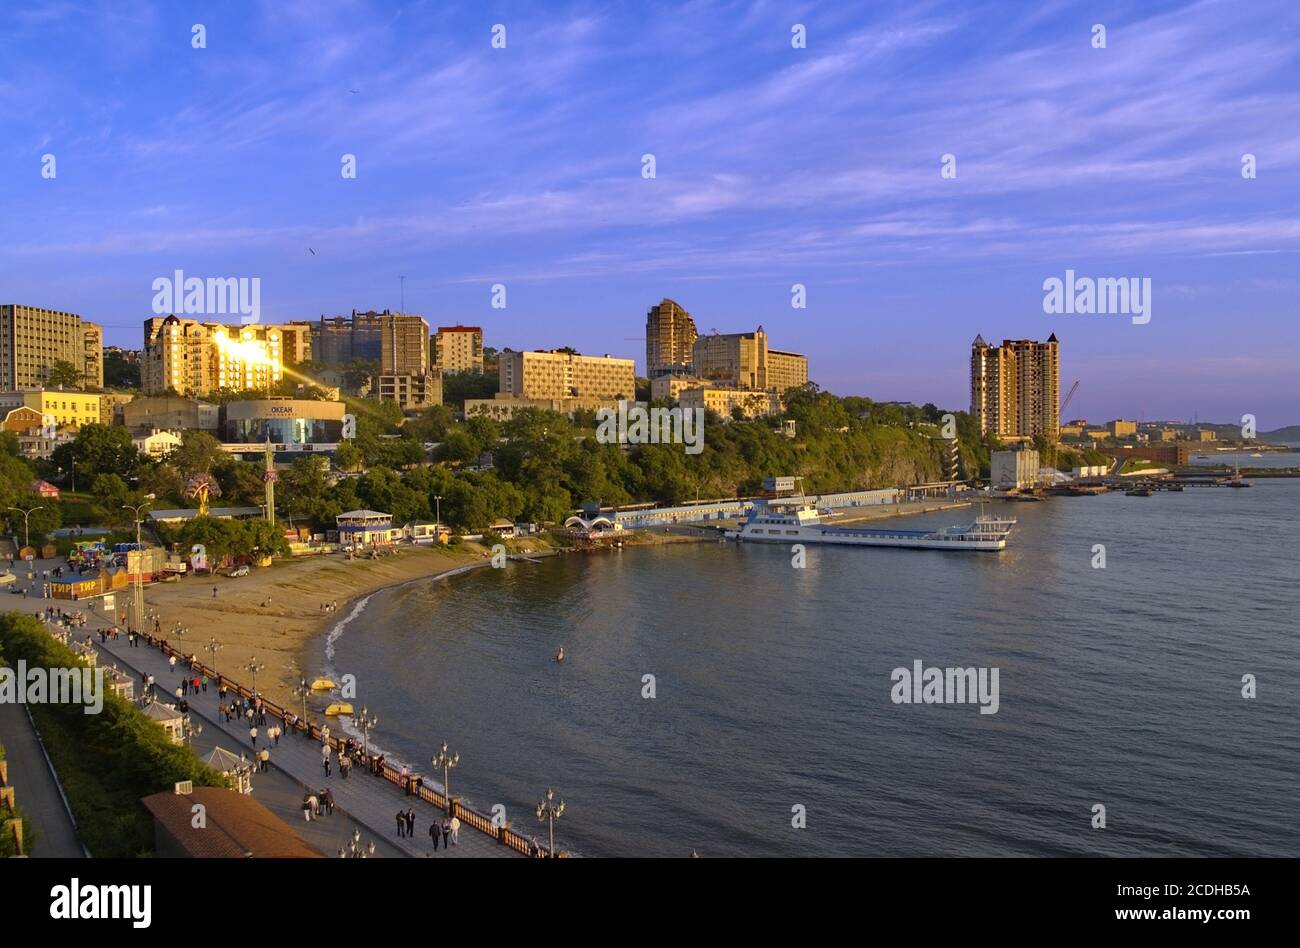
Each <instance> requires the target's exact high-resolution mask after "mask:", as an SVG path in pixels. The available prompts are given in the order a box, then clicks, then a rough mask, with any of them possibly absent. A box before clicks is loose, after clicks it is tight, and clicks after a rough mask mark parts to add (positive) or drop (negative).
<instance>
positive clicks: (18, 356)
mask: <svg viewBox="0 0 1300 948" xmlns="http://www.w3.org/2000/svg"><path fill="white" fill-rule="evenodd" d="M103 342H104V337H103V330H102V329H101V328H100V327H99V326H98V325H97V324H95V323H91V322H87V321H85V320H83V319H82V318H81V317H80V316H78V315H77V314H75V313H65V312H61V311H59V310H53V309H44V308H41V307H38V306H22V305H20V304H17V303H5V304H0V390H3V391H9V392H13V391H23V390H27V389H38V388H41V387H42V386H43V385H44V384H45V383H46V381H47V380H48V378H49V372H50V368H51V366H53V365H54V363H56V362H67V363H70V364H71V365H73V366H75V367H76V368H77V370H78V371H79V372H80V373H81V384H82V385H83V386H85V387H87V388H101V387H103V384H104V351H103Z"/></svg>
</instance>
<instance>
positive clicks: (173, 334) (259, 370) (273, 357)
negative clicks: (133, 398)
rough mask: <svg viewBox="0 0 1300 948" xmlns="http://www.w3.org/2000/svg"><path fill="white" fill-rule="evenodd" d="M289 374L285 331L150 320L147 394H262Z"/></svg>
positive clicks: (144, 366)
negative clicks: (284, 375)
mask: <svg viewBox="0 0 1300 948" xmlns="http://www.w3.org/2000/svg"><path fill="white" fill-rule="evenodd" d="M283 374H284V343H283V337H282V334H281V331H280V327H279V326H272V325H263V324H261V323H254V324H249V325H239V326H230V325H226V324H225V323H200V322H198V321H196V320H193V319H181V318H180V317H178V316H166V317H157V316H155V317H152V318H150V319H148V320H146V321H145V324H144V355H143V357H142V359H141V365H140V382H141V388H142V389H143V390H144V391H145V392H146V393H147V394H161V393H163V392H168V391H173V392H175V393H176V394H178V395H200V396H203V395H215V394H217V393H218V392H222V391H233V392H242V391H257V390H260V389H267V388H269V387H270V386H271V385H273V384H275V383H276V382H278V381H280V379H281V378H282V377H283Z"/></svg>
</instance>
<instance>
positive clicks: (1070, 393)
mask: <svg viewBox="0 0 1300 948" xmlns="http://www.w3.org/2000/svg"><path fill="white" fill-rule="evenodd" d="M1078 390H1079V380H1078V379H1075V380H1074V384H1073V385H1071V386H1070V390H1069V391H1068V392H1066V393H1065V401H1063V402H1061V409H1060V411H1058V412H1057V415H1056V417H1057V420H1058V424H1059V421H1060V419H1061V418H1064V417H1065V410H1066V409H1067V408H1069V407H1070V402H1071V401H1073V400H1074V393H1075V392H1077V391H1078ZM1060 440H1061V432H1060V431H1059V430H1058V431H1057V432H1056V437H1054V438H1053V439H1052V442H1051V445H1050V448H1049V450H1050V451H1051V454H1052V460H1051V463H1050V464H1049V465H1048V466H1049V467H1050V468H1051V469H1052V470H1056V445H1057V442H1059V441H1060Z"/></svg>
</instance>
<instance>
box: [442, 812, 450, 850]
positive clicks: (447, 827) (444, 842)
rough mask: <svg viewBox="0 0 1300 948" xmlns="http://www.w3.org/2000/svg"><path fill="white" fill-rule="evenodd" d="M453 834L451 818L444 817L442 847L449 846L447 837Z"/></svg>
mask: <svg viewBox="0 0 1300 948" xmlns="http://www.w3.org/2000/svg"><path fill="white" fill-rule="evenodd" d="M450 835H451V820H449V819H447V818H446V817H445V816H444V817H443V818H442V848H443V849H446V848H447V837H448V836H450Z"/></svg>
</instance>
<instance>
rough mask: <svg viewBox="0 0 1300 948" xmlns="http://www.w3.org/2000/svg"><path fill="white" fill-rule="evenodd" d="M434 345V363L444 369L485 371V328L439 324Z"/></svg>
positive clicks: (434, 336)
mask: <svg viewBox="0 0 1300 948" xmlns="http://www.w3.org/2000/svg"><path fill="white" fill-rule="evenodd" d="M432 345H433V364H434V365H435V366H437V367H438V368H439V369H441V370H442V371H444V372H480V373H481V372H482V371H483V330H482V329H480V328H479V327H478V326H460V325H456V326H439V327H438V331H437V332H436V333H434V335H433V340H432Z"/></svg>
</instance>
